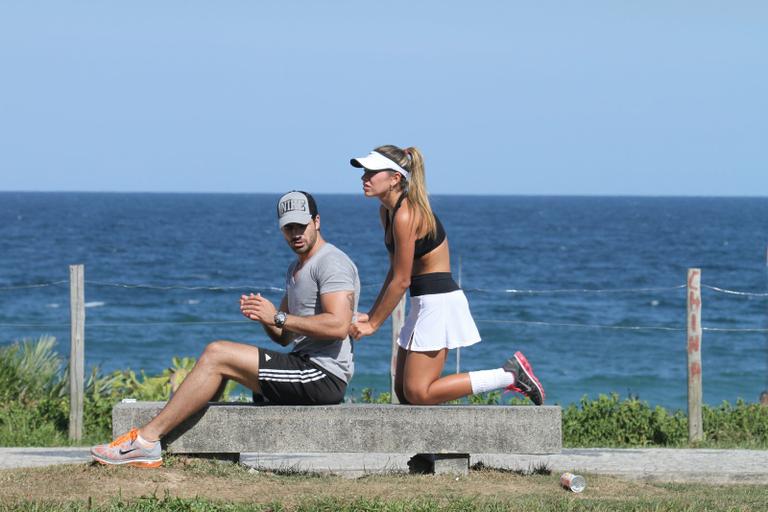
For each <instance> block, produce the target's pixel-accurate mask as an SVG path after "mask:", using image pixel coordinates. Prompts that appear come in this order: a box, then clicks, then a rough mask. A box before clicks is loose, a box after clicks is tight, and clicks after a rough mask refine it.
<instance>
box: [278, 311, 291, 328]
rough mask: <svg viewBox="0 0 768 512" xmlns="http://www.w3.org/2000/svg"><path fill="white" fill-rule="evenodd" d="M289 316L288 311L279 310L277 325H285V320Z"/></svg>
mask: <svg viewBox="0 0 768 512" xmlns="http://www.w3.org/2000/svg"><path fill="white" fill-rule="evenodd" d="M287 318H288V313H286V312H285V311H278V312H277V313H275V327H283V326H284V325H285V320H286V319H287Z"/></svg>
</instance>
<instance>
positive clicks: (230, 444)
mask: <svg viewBox="0 0 768 512" xmlns="http://www.w3.org/2000/svg"><path fill="white" fill-rule="evenodd" d="M164 405H165V402H134V403H120V404H117V405H116V406H115V407H114V408H113V410H112V425H113V432H114V434H115V436H117V435H119V434H121V433H123V432H126V431H128V430H129V429H130V428H131V427H139V426H142V425H144V424H146V423H147V422H149V420H151V419H152V418H153V417H154V416H156V415H157V413H158V412H160V410H161V409H162V407H163V406H164ZM163 441H164V444H165V445H166V450H167V451H168V452H170V453H178V454H205V453H210V454H240V453H253V452H256V453H406V454H421V453H424V454H441V453H442V454H445V453H459V454H468V453H520V454H553V453H560V451H561V448H562V433H561V409H560V407H558V406H541V407H534V406H507V405H501V406H496V405H441V406H412V405H387V404H385V405H382V404H340V405H330V406H285V405H256V404H233V403H211V404H210V405H209V406H208V407H206V408H204V409H203V410H201V411H200V412H199V413H197V414H195V415H194V416H192V417H191V418H189V419H188V420H187V421H185V422H184V423H182V424H181V425H180V426H179V427H178V428H176V429H175V430H174V431H172V432H171V433H170V434H169V435H167V436H166V437H165V438H164V439H163Z"/></svg>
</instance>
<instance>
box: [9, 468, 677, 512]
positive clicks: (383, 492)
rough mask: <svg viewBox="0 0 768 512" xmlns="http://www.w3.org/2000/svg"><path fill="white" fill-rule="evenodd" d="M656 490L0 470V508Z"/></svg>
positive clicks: (479, 480) (232, 471)
mask: <svg viewBox="0 0 768 512" xmlns="http://www.w3.org/2000/svg"><path fill="white" fill-rule="evenodd" d="M673 494H674V492H673V491H672V490H669V489H667V488H665V487H663V486H657V485H653V484H645V483H640V482H627V481H623V480H619V479H616V478H611V477H603V476H588V492H585V493H584V494H583V495H574V494H572V493H569V492H568V491H565V490H563V489H561V488H560V486H559V485H558V476H557V475H531V476H522V475H519V474H515V473H510V472H503V471H494V470H481V471H472V472H470V474H469V475H468V476H465V477H458V478H457V477H452V476H447V475H440V476H436V475H399V474H392V475H370V476H366V477H362V478H358V479H355V480H349V479H344V478H340V477H333V476H313V475H306V474H295V475H291V474H276V473H271V472H263V471H254V470H251V469H248V468H245V467H243V466H240V465H237V464H231V463H220V462H215V461H188V460H185V459H179V460H174V461H172V462H170V463H167V464H166V465H165V466H163V467H161V468H158V469H137V468H130V467H107V466H101V465H98V464H95V463H93V464H82V465H69V466H54V467H48V468H35V469H16V470H4V471H0V502H2V503H6V504H7V503H14V502H19V501H23V500H32V501H57V502H58V501H61V502H64V501H72V500H76V501H88V500H89V499H90V500H91V501H92V502H93V503H95V504H103V503H105V502H109V501H110V500H112V499H113V498H123V499H132V498H138V497H142V496H153V495H154V496H157V497H159V498H162V497H165V496H173V497H180V498H195V497H204V498H207V499H211V500H216V501H219V500H221V501H227V502H249V503H274V502H280V503H283V504H284V505H286V506H289V507H290V506H292V505H296V504H299V503H301V502H302V501H306V500H309V499H318V498H320V499H322V498H333V499H339V500H342V501H351V500H354V499H357V498H365V499H382V500H391V499H397V500H411V499H434V500H436V501H439V502H442V501H446V500H452V499H458V498H468V497H473V498H484V499H488V500H497V499H498V500H501V501H506V500H510V499H516V498H521V497H526V496H529V497H534V496H537V495H542V496H549V497H552V496H553V495H555V496H557V495H562V496H563V497H569V498H571V499H581V498H582V497H589V498H590V499H605V500H612V499H614V497H616V496H644V497H648V498H651V497H663V496H671V495H673Z"/></svg>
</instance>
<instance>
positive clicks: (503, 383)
mask: <svg viewBox="0 0 768 512" xmlns="http://www.w3.org/2000/svg"><path fill="white" fill-rule="evenodd" d="M469 382H470V383H471V384H472V393H473V394H477V393H485V392H486V391H493V390H494V389H500V388H505V387H507V386H509V385H510V384H514V383H515V376H514V375H512V374H511V373H510V372H505V371H504V368H496V369H494V370H480V371H478V372H469Z"/></svg>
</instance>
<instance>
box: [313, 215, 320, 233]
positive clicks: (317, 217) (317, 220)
mask: <svg viewBox="0 0 768 512" xmlns="http://www.w3.org/2000/svg"><path fill="white" fill-rule="evenodd" d="M312 221H313V222H314V223H315V229H316V230H317V231H320V214H319V213H318V214H315V218H314V219H312Z"/></svg>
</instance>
